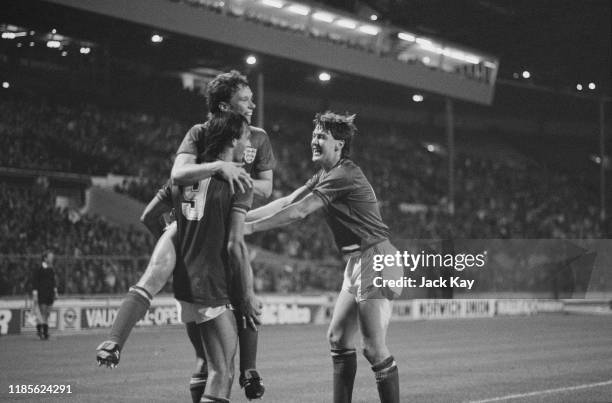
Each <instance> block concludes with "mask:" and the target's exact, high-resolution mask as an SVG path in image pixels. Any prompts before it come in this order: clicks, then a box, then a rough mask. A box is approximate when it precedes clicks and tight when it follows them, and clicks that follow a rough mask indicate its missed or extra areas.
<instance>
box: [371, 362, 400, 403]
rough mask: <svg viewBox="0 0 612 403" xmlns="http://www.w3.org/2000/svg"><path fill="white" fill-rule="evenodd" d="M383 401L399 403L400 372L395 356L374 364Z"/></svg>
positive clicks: (382, 402) (377, 385) (379, 392)
mask: <svg viewBox="0 0 612 403" xmlns="http://www.w3.org/2000/svg"><path fill="white" fill-rule="evenodd" d="M372 371H374V376H375V377H376V387H377V388H378V396H379V397H380V401H381V403H399V401H400V399H399V374H398V372H397V365H396V363H395V359H394V358H393V356H389V357H388V358H385V359H384V360H382V361H381V362H379V363H378V364H375V365H372Z"/></svg>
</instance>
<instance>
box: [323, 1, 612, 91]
mask: <svg viewBox="0 0 612 403" xmlns="http://www.w3.org/2000/svg"><path fill="white" fill-rule="evenodd" d="M324 3H326V4H329V5H331V6H333V7H338V8H344V9H353V10H354V11H356V12H360V11H361V12H362V13H363V9H364V8H366V9H369V10H372V11H375V12H376V13H377V14H378V15H379V17H380V18H379V21H380V20H388V21H390V22H392V23H393V24H395V25H399V26H404V27H406V28H413V29H415V30H416V31H417V33H421V34H429V35H434V36H439V37H442V38H445V39H447V40H449V41H452V42H455V43H460V44H462V45H465V46H470V47H473V48H475V49H480V50H482V51H485V52H489V53H491V54H494V55H497V56H498V57H500V60H501V70H500V75H499V77H500V78H512V74H513V73H515V72H518V73H520V72H522V71H523V70H524V69H526V70H529V71H530V72H531V73H532V79H533V81H534V82H538V83H541V84H545V85H551V86H556V87H563V86H565V85H568V86H570V87H575V85H576V83H578V82H583V83H588V82H590V81H594V82H598V83H601V85H599V88H600V89H602V91H603V92H605V93H607V94H608V95H609V94H610V89H611V85H610V83H611V77H612V64H611V53H612V45H611V32H612V31H611V26H610V21H611V19H612V14H611V3H610V1H609V0H513V1H508V0H452V1H451V0H409V1H407V0H363V1H362V2H358V1H356V0H327V1H325V2H324ZM364 6H365V7H364Z"/></svg>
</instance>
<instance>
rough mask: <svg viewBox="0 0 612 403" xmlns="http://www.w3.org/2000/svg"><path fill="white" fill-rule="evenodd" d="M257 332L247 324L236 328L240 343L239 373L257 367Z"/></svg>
mask: <svg viewBox="0 0 612 403" xmlns="http://www.w3.org/2000/svg"><path fill="white" fill-rule="evenodd" d="M258 336H259V332H258V331H257V330H253V329H252V328H250V327H249V326H247V327H246V329H245V328H243V327H239V328H238V341H239V343H240V373H241V374H244V373H245V371H247V370H249V369H256V368H257V339H258Z"/></svg>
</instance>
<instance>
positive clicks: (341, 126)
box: [313, 111, 357, 157]
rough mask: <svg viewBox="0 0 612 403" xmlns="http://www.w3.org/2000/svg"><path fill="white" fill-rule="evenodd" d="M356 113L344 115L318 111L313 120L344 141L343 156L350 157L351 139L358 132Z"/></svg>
mask: <svg viewBox="0 0 612 403" xmlns="http://www.w3.org/2000/svg"><path fill="white" fill-rule="evenodd" d="M355 116H356V115H355V114H353V115H349V113H348V112H347V113H346V114H344V115H342V114H339V113H334V112H331V111H326V112H324V113H317V114H316V115H315V118H314V120H313V123H314V125H315V127H316V126H321V128H322V129H323V130H325V131H329V132H330V133H331V135H332V136H333V138H334V139H336V140H342V141H344V147H342V157H348V155H349V153H350V152H351V141H352V140H353V136H355V135H356V134H357V126H355V123H353V122H354V120H355Z"/></svg>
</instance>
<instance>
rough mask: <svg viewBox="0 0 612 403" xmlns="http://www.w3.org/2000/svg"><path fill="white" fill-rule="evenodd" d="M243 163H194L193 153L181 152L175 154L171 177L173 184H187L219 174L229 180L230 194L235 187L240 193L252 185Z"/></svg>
mask: <svg viewBox="0 0 612 403" xmlns="http://www.w3.org/2000/svg"><path fill="white" fill-rule="evenodd" d="M243 165H244V164H243V163H238V162H226V161H214V162H204V163H200V164H198V163H196V156H195V155H193V154H187V153H181V154H178V155H177V156H176V159H175V160H174V165H173V166H172V172H171V177H172V181H173V182H174V183H175V184H179V185H189V184H192V183H194V182H197V181H200V180H202V179H206V178H210V177H211V176H213V175H216V174H219V175H221V177H222V178H223V179H225V180H226V181H228V182H229V185H230V190H231V192H232V194H233V193H234V192H235V188H234V187H237V188H238V189H239V190H240V191H241V192H242V193H244V191H245V190H246V188H251V187H253V180H252V179H251V176H250V175H249V174H248V173H247V172H246V171H245V170H244V168H242V166H243Z"/></svg>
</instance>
